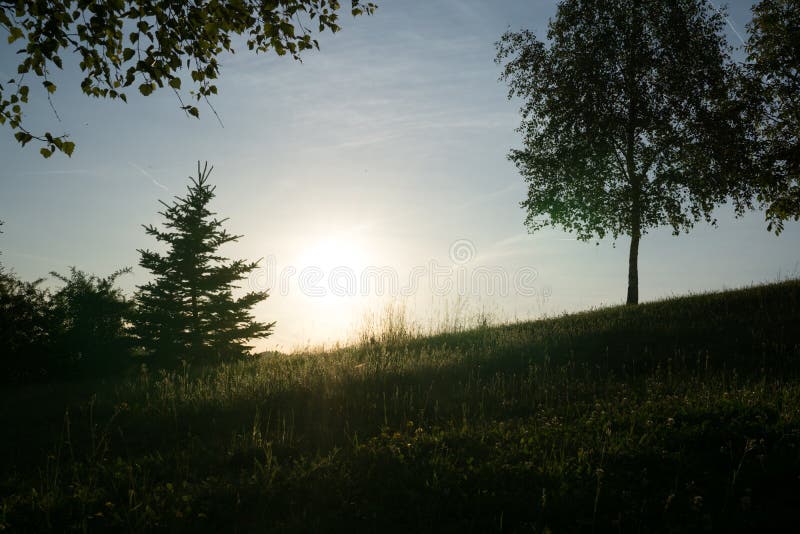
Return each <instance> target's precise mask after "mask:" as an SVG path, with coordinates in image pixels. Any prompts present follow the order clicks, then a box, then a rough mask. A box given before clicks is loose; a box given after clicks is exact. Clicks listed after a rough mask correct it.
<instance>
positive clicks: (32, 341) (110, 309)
mask: <svg viewBox="0 0 800 534" xmlns="http://www.w3.org/2000/svg"><path fill="white" fill-rule="evenodd" d="M129 271H130V269H123V270H120V271H117V272H115V273H113V274H111V275H110V276H107V277H105V278H100V277H98V276H94V275H89V274H86V273H84V272H83V271H80V270H78V269H76V268H74V267H73V268H72V269H70V273H69V275H68V276H64V275H60V274H58V273H51V274H52V275H53V276H54V277H55V278H57V279H58V280H60V281H62V282H63V283H64V285H63V287H61V288H60V289H57V290H49V289H44V288H42V287H41V285H42V282H43V281H44V280H43V279H40V280H36V281H34V282H25V281H22V280H20V279H19V278H18V277H17V276H16V275H15V274H14V273H13V272H10V271H7V270H6V269H4V268H3V267H2V266H0V338H2V340H3V341H2V343H3V350H2V358H3V368H4V373H3V375H2V379H0V380H2V381H3V382H5V383H20V382H28V381H38V380H47V379H50V378H53V377H76V376H98V375H102V374H109V373H112V372H114V371H118V370H120V369H122V368H124V367H126V366H128V365H130V364H131V363H132V361H131V358H130V356H131V354H132V349H133V347H134V345H135V342H134V339H133V338H132V337H131V336H130V334H129V332H128V328H127V326H126V325H127V321H128V319H129V317H130V313H131V311H132V309H133V304H132V302H131V301H130V300H128V299H126V298H125V296H124V295H123V294H122V292H121V291H120V290H119V289H117V288H116V287H114V283H115V281H116V279H117V277H119V276H120V275H122V274H124V273H126V272H129Z"/></svg>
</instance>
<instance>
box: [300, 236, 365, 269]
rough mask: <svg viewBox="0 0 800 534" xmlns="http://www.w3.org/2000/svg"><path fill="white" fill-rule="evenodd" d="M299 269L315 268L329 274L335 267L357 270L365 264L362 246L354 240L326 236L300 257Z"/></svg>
mask: <svg viewBox="0 0 800 534" xmlns="http://www.w3.org/2000/svg"><path fill="white" fill-rule="evenodd" d="M298 263H299V264H300V267H301V268H303V267H316V268H319V269H322V270H323V271H325V272H329V271H330V270H331V269H334V268H336V267H349V268H351V269H354V270H357V269H361V268H363V267H364V265H365V264H366V253H365V249H364V246H363V244H362V243H361V242H360V241H359V240H358V239H356V238H352V237H343V236H328V237H324V238H321V239H318V240H316V241H314V242H313V244H312V245H311V246H309V247H308V248H306V249H305V250H304V251H303V252H302V254H301V255H300V258H299V261H298Z"/></svg>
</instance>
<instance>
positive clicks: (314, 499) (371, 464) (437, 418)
mask: <svg viewBox="0 0 800 534" xmlns="http://www.w3.org/2000/svg"><path fill="white" fill-rule="evenodd" d="M151 367H152V364H151ZM0 400H2V402H1V403H0V410H1V411H0V422H1V424H2V440H0V458H2V460H0V496H2V505H1V506H0V530H4V531H9V532H73V531H75V532H97V531H118V532H148V531H152V532H197V531H207V532H393V531H409V530H413V531H418V532H432V531H436V532H564V531H568V532H573V531H585V532H674V531H704V530H713V531H725V532H730V531H755V530H766V529H771V528H772V529H786V528H789V527H790V525H792V524H796V521H797V510H799V509H800V478H799V476H800V448H799V447H800V281H786V282H781V283H775V284H770V285H763V286H755V287H750V288H746V289H741V290H735V291H727V292H721V293H709V294H702V295H694V296H686V297H676V298H672V299H667V300H663V301H659V302H653V303H647V304H642V305H639V306H619V307H610V308H604V309H598V310H594V311H587V312H585V313H578V314H571V315H565V316H561V317H555V318H549V319H543V320H538V321H533V322H527V323H519V324H508V325H499V326H491V325H488V324H482V325H478V326H476V327H474V328H470V329H464V328H460V329H454V331H450V332H441V333H438V334H436V335H420V334H419V333H418V332H415V331H414V329H412V328H409V327H408V325H406V324H405V323H404V321H403V320H402V318H396V317H395V318H391V317H390V318H389V320H387V321H386V322H385V323H383V324H377V325H375V326H374V327H373V328H371V329H367V330H365V332H364V333H363V335H362V338H361V339H360V340H359V341H358V342H355V343H353V344H351V345H349V346H344V347H337V348H334V349H328V350H324V351H321V350H313V349H309V350H307V351H300V352H297V353H294V354H277V353H276V354H265V355H262V356H261V357H259V358H254V359H253V360H251V361H245V362H237V363H231V364H225V365H221V366H217V367H205V368H199V369H195V368H192V367H190V366H184V367H183V368H182V369H178V370H170V371H167V370H158V369H155V368H148V367H147V366H146V365H143V366H136V367H135V368H134V369H132V370H130V371H129V372H128V373H127V374H125V375H124V376H120V377H119V378H114V379H111V378H109V379H105V380H94V381H85V382H81V381H76V382H61V383H54V384H39V385H29V386H24V387H22V386H21V387H15V388H6V389H4V390H0Z"/></svg>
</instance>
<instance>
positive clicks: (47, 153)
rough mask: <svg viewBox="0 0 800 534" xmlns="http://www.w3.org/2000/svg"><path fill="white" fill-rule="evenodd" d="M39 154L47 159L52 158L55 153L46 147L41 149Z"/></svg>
mask: <svg viewBox="0 0 800 534" xmlns="http://www.w3.org/2000/svg"><path fill="white" fill-rule="evenodd" d="M39 153H40V154H41V155H42V156H44V157H45V158H49V157H50V156H52V155H53V151H52V150H49V149H47V148H44V147H42V148H40V149H39Z"/></svg>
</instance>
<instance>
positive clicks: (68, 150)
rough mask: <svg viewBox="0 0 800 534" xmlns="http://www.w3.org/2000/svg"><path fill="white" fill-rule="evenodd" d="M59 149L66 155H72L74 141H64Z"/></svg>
mask: <svg viewBox="0 0 800 534" xmlns="http://www.w3.org/2000/svg"><path fill="white" fill-rule="evenodd" d="M61 150H62V151H63V152H64V154H66V155H67V156H70V157H72V152H74V151H75V143H73V142H72V141H64V144H62V145H61Z"/></svg>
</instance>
